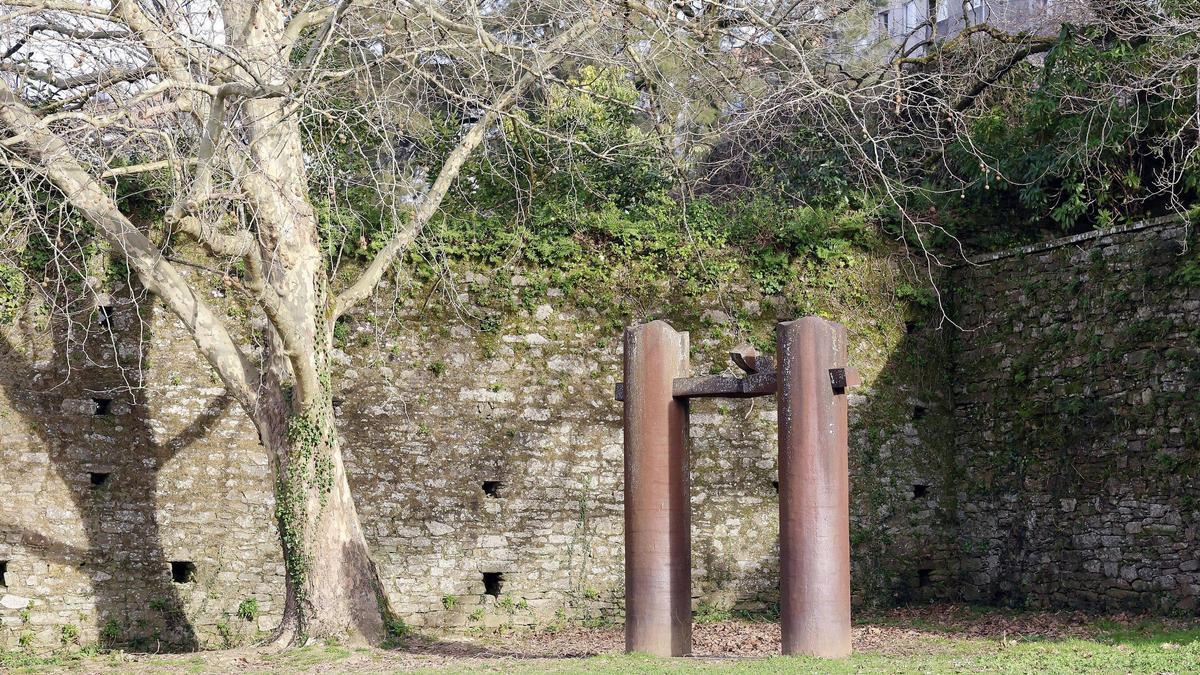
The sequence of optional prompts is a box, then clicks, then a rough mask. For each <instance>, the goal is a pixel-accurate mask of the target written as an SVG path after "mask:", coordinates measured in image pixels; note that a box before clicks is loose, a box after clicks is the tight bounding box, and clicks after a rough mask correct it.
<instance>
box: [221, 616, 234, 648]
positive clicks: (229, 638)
mask: <svg viewBox="0 0 1200 675" xmlns="http://www.w3.org/2000/svg"><path fill="white" fill-rule="evenodd" d="M217 635H219V636H221V647H222V648H224V649H232V648H233V647H235V646H236V640H235V639H234V636H233V628H232V627H231V626H230V625H229V615H228V614H226V615H225V616H223V617H221V620H220V621H218V622H217Z"/></svg>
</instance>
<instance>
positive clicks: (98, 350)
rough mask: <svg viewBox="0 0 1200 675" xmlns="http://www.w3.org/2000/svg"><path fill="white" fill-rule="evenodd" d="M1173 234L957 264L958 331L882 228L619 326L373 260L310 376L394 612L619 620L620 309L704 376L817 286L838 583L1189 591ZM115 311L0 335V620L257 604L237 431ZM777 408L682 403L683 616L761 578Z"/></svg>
mask: <svg viewBox="0 0 1200 675" xmlns="http://www.w3.org/2000/svg"><path fill="white" fill-rule="evenodd" d="M1183 236H1184V232H1183V230H1182V228H1181V227H1180V226H1178V225H1172V224H1169V223H1168V224H1158V225H1154V226H1151V227H1140V228H1133V229H1129V230H1126V231H1122V232H1110V233H1107V234H1103V235H1101V236H1092V237H1088V238H1082V239H1076V240H1074V241H1070V242H1058V243H1055V244H1051V245H1046V246H1043V247H1042V248H1038V249H1036V250H1032V251H1021V252H1016V253H1010V254H1004V255H1000V256H995V257H992V258H990V259H988V260H985V261H981V262H984V263H986V264H984V265H982V266H978V267H976V266H969V267H966V268H962V269H960V270H959V271H957V272H955V273H954V274H953V280H952V281H953V283H946V284H944V287H943V290H950V287H951V286H952V287H953V293H949V294H947V296H948V297H950V296H952V297H953V304H952V305H951V306H949V312H950V315H951V316H952V317H953V318H955V319H956V320H958V323H959V324H960V325H962V326H963V327H965V328H968V329H971V330H968V331H967V332H962V333H960V332H958V331H957V330H952V329H949V327H948V326H947V325H946V324H944V323H943V322H941V321H939V317H940V313H939V312H938V311H937V306H936V303H934V302H932V298H930V297H928V296H921V295H920V294H916V295H915V297H914V293H913V289H914V288H919V281H917V279H918V278H919V275H912V274H911V273H908V272H906V271H905V269H906V268H905V266H903V265H901V262H902V261H901V260H899V259H897V258H894V257H891V256H887V255H879V256H869V255H863V256H857V257H853V258H851V259H849V260H848V262H846V263H845V265H846V266H845V269H844V270H839V276H838V277H837V278H838V281H837V283H833V284H826V285H824V286H821V287H820V288H816V289H814V290H808V289H806V290H805V291H804V292H803V293H797V294H795V296H794V297H793V296H792V295H788V294H783V295H777V296H764V295H763V294H762V293H760V292H758V291H757V290H755V288H754V287H753V286H752V285H750V284H747V285H746V286H745V287H743V288H732V289H726V292H725V293H724V294H722V295H720V296H714V297H709V298H706V299H703V301H702V302H701V303H699V309H697V310H696V311H693V312H690V313H689V312H683V313H680V314H678V315H663V314H662V313H661V312H660V311H659V310H656V309H655V307H654V306H653V305H648V306H647V307H646V308H644V309H643V310H642V311H640V312H639V313H638V315H636V316H632V317H622V318H620V319H619V320H616V321H614V319H613V317H607V316H602V315H600V314H598V313H596V311H594V310H589V309H584V308H582V307H581V306H580V305H578V304H577V303H574V302H572V301H571V300H570V299H569V298H567V297H565V296H564V295H563V294H562V293H561V292H560V291H559V290H557V289H555V288H547V289H540V288H531V287H530V286H528V285H527V284H526V283H525V281H524V279H523V278H522V277H521V276H520V275H519V274H517V273H515V272H513V271H496V270H492V271H489V272H488V273H487V274H483V273H480V272H478V271H471V270H460V271H459V272H458V275H457V279H456V281H457V282H458V283H459V284H460V285H461V290H462V294H460V295H454V296H450V297H445V298H443V296H441V295H440V294H438V295H434V294H433V289H432V288H426V287H419V288H385V289H383V290H382V291H381V293H380V297H379V298H377V300H376V301H375V302H374V304H372V305H371V306H370V307H367V308H364V309H362V310H360V311H359V312H357V313H356V314H355V315H354V316H352V317H349V318H348V319H347V320H346V321H345V325H344V326H342V327H341V328H340V330H339V335H340V341H341V347H340V349H339V350H338V351H337V352H335V358H336V360H337V362H338V373H337V375H338V379H337V387H338V393H337V399H336V401H335V403H336V405H337V408H338V413H337V418H338V425H339V429H340V431H341V433H342V434H343V436H344V439H345V443H344V447H345V451H346V454H347V457H346V461H347V466H348V469H349V471H350V474H351V483H352V487H353V489H354V492H355V496H356V499H357V502H358V505H359V509H360V515H361V518H362V521H363V523H364V527H365V528H366V531H367V535H368V538H369V540H370V543H371V546H372V549H373V553H374V555H375V557H376V560H377V562H378V563H379V567H380V570H381V573H382V575H383V577H384V580H385V584H386V591H387V593H388V595H389V597H390V598H391V600H392V602H393V604H394V606H395V608H396V609H397V610H398V611H399V613H400V614H401V616H402V617H403V618H404V619H405V620H406V621H408V622H409V623H411V624H416V625H449V626H463V627H472V626H497V625H506V624H514V625H517V624H533V623H547V622H554V621H560V620H566V619H581V620H591V621H609V620H619V619H620V613H621V603H622V598H623V588H622V586H623V580H624V577H623V569H622V562H623V560H622V559H623V552H622V544H621V541H622V512H621V504H622V494H621V477H622V467H621V454H622V449H621V434H620V412H621V408H620V405H619V404H618V403H617V402H616V401H614V400H613V384H614V383H615V382H616V381H617V380H618V379H619V378H620V362H621V361H620V359H621V356H620V342H621V341H620V325H621V321H625V320H633V321H644V320H649V319H654V318H666V319H668V320H669V321H671V323H672V324H673V325H674V326H675V327H676V328H677V329H680V330H688V331H690V332H691V344H692V352H693V353H692V370H693V373H694V374H706V373H716V372H732V367H731V366H730V364H728V362H727V358H726V356H725V353H726V352H727V350H728V349H729V348H731V347H733V346H734V345H736V344H737V343H739V342H742V341H744V340H747V339H750V340H753V341H755V342H757V343H759V344H764V343H765V344H769V343H770V341H771V327H772V325H773V324H774V322H775V321H777V320H780V319H788V318H793V317H794V316H797V315H801V314H805V313H814V312H815V313H820V314H822V315H824V316H827V317H829V318H834V319H837V320H840V321H842V322H843V323H845V324H846V326H847V329H848V332H849V336H850V338H851V349H850V352H851V362H852V364H853V365H856V366H858V367H859V368H860V369H861V370H862V372H863V375H864V381H865V383H864V386H862V387H861V388H859V389H857V390H854V391H853V392H852V394H851V473H852V480H851V491H852V514H851V516H852V517H851V523H852V532H851V538H852V548H853V551H852V555H853V565H854V570H853V572H854V575H853V583H854V600H855V603H856V605H857V606H859V607H866V606H872V605H888V604H893V603H896V602H906V601H914V600H924V599H933V598H943V599H965V600H969V601H984V602H1009V603H1015V604H1022V603H1023V604H1030V605H1038V606H1058V605H1073V606H1088V607H1116V606H1121V607H1126V606H1134V607H1152V608H1154V609H1158V610H1172V611H1188V612H1191V611H1194V609H1195V604H1194V600H1193V599H1192V598H1193V597H1194V595H1195V592H1196V591H1197V584H1200V579H1198V578H1197V576H1196V568H1197V561H1196V553H1195V550H1196V546H1195V537H1196V525H1195V523H1196V522H1197V516H1198V515H1200V514H1197V513H1196V504H1197V502H1196V497H1197V487H1196V483H1195V478H1196V476H1195V472H1196V466H1197V438H1198V436H1197V433H1196V431H1195V429H1196V428H1197V425H1196V424H1195V422H1196V419H1195V417H1196V409H1197V406H1196V391H1197V389H1196V381H1197V369H1196V360H1197V358H1198V354H1197V346H1196V345H1197V342H1198V341H1197V340H1196V336H1195V335H1194V334H1193V333H1191V331H1193V330H1194V328H1192V326H1195V325H1197V321H1196V320H1197V318H1198V317H1197V306H1198V300H1200V298H1198V296H1197V289H1196V287H1195V286H1187V285H1186V284H1182V283H1179V280H1178V277H1179V275H1178V274H1177V273H1176V270H1178V269H1180V266H1181V265H1182V264H1184V263H1183V261H1184V260H1186V259H1190V258H1181V257H1179V256H1178V251H1179V242H1181V241H1182V238H1183ZM1193 255H1194V254H1193ZM214 292H215V291H214ZM505 294H511V297H512V298H514V299H517V298H519V299H520V302H516V303H514V304H515V306H518V307H520V309H518V310H516V311H512V312H509V313H508V314H506V315H505V316H503V317H502V318H501V319H500V320H498V321H489V322H482V324H481V322H480V321H478V320H476V318H477V317H478V316H480V315H481V314H482V313H483V312H485V311H486V308H481V307H478V306H476V305H473V304H471V300H472V299H473V298H476V297H484V296H486V297H491V298H496V297H499V296H504V295H505ZM125 295H128V293H126V294H125ZM113 297H114V298H119V297H122V296H121V294H120V293H117V292H114V296H113ZM430 298H434V299H433V300H432V301H431V299H430ZM438 298H442V299H441V300H439V299H438ZM914 300H915V301H914ZM112 307H113V309H112V310H111V315H110V316H109V318H107V319H105V318H104V316H102V314H103V313H93V314H92V316H90V317H88V318H87V321H90V322H92V326H93V329H94V330H93V331H92V332H93V333H94V334H93V335H91V336H90V337H87V338H86V339H80V338H79V337H78V336H74V337H73V338H72V340H71V341H70V342H68V341H67V340H66V337H65V335H64V334H63V333H64V331H63V330H62V329H59V330H56V329H55V328H54V327H53V326H45V325H41V324H39V323H38V322H37V321H32V322H25V323H21V324H18V325H17V326H15V327H13V328H12V329H11V330H8V331H6V333H5V336H6V340H7V345H6V347H7V348H6V349H5V350H4V354H3V357H2V359H0V379H2V380H3V382H2V384H3V391H2V395H3V399H4V400H3V401H2V402H0V410H2V411H3V414H2V415H0V452H2V457H3V468H4V470H3V471H0V495H3V498H0V565H2V566H0V571H3V579H2V580H0V583H2V584H3V588H0V621H2V627H0V645H4V646H10V647H11V646H17V645H18V644H27V645H31V646H41V647H51V646H56V645H60V644H63V643H66V644H69V645H74V644H87V643H90V642H101V643H111V644H119V645H126V646H130V645H131V646H133V647H135V648H142V649H151V650H153V649H160V648H180V647H182V648H189V647H197V646H202V647H216V646H222V645H225V644H234V643H238V642H240V641H244V640H246V639H247V638H249V637H251V636H253V635H254V634H256V633H257V632H260V631H267V630H270V629H271V628H272V627H273V626H274V625H275V623H276V622H277V621H278V614H279V611H280V606H281V603H282V590H283V588H282V576H281V575H282V564H281V562H280V554H279V550H278V544H277V541H276V536H275V532H274V525H273V521H272V515H271V514H272V512H273V496H272V491H271V481H270V476H269V468H268V466H267V461H266V457H265V455H264V454H263V453H262V449H261V448H260V447H259V445H258V443H257V440H256V437H255V434H254V431H253V429H252V428H251V426H250V425H249V423H248V422H247V420H246V419H245V416H244V415H243V414H242V413H241V412H240V411H239V410H238V409H237V407H236V406H235V405H234V404H233V403H232V402H231V401H229V400H228V399H226V398H224V397H222V395H221V393H222V392H221V389H220V384H219V382H218V381H217V380H216V378H215V377H214V376H213V375H212V373H211V372H210V371H209V369H208V368H207V367H206V366H205V365H204V364H203V363H202V362H201V361H200V360H199V359H198V357H197V356H196V354H195V351H194V348H193V346H192V343H191V341H190V340H189V339H188V338H187V336H186V335H185V334H184V333H183V332H182V330H181V328H180V327H179V325H178V323H177V322H176V321H175V320H174V319H173V318H172V317H170V316H169V315H167V314H166V312H165V311H164V310H163V309H162V308H161V307H158V306H156V305H154V304H153V303H147V302H143V303H141V304H140V305H139V304H137V303H133V302H130V301H121V300H114V301H113V302H112ZM230 311H231V312H232V311H233V309H231V310H230ZM103 322H107V325H103ZM483 324H486V326H485V327H484V328H483V330H481V329H480V326H481V325H483ZM109 327H111V328H112V331H111V332H110V331H109V330H108V329H109ZM68 344H69V345H70V346H68ZM118 364H119V365H121V366H123V367H120V368H118V367H117V365H118ZM105 401H109V402H107V403H105ZM774 420H775V410H774V404H773V400H772V399H770V398H765V399H754V400H750V401H732V400H727V401H719V400H705V401H696V402H694V404H693V407H692V417H691V430H692V439H693V448H692V471H693V508H694V515H693V579H694V593H695V598H694V603H695V606H696V609H697V610H698V611H701V612H714V611H724V610H729V609H742V610H747V611H762V612H768V613H769V612H770V611H771V609H772V607H773V604H774V602H775V599H776V595H775V590H774V589H775V586H776V577H777V535H778V525H777V522H776V519H777V508H778V504H777V496H776V490H775V483H774V481H775V479H776V457H775V429H774Z"/></svg>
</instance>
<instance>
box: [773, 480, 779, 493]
mask: <svg viewBox="0 0 1200 675" xmlns="http://www.w3.org/2000/svg"><path fill="white" fill-rule="evenodd" d="M771 487H773V488H775V494H779V481H777V480H773V481H771Z"/></svg>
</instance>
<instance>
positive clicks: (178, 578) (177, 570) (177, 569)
mask: <svg viewBox="0 0 1200 675" xmlns="http://www.w3.org/2000/svg"><path fill="white" fill-rule="evenodd" d="M195 580H196V563H194V562H190V561H187V560H172V561H171V581H174V582H175V583H177V584H190V583H192V582H193V581H195Z"/></svg>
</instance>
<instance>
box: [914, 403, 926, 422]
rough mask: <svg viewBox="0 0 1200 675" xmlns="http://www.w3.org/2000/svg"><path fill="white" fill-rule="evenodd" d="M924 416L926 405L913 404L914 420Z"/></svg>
mask: <svg viewBox="0 0 1200 675" xmlns="http://www.w3.org/2000/svg"><path fill="white" fill-rule="evenodd" d="M923 417H925V406H923V405H915V406H913V417H912V418H913V419H914V420H919V419H921V418H923Z"/></svg>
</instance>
